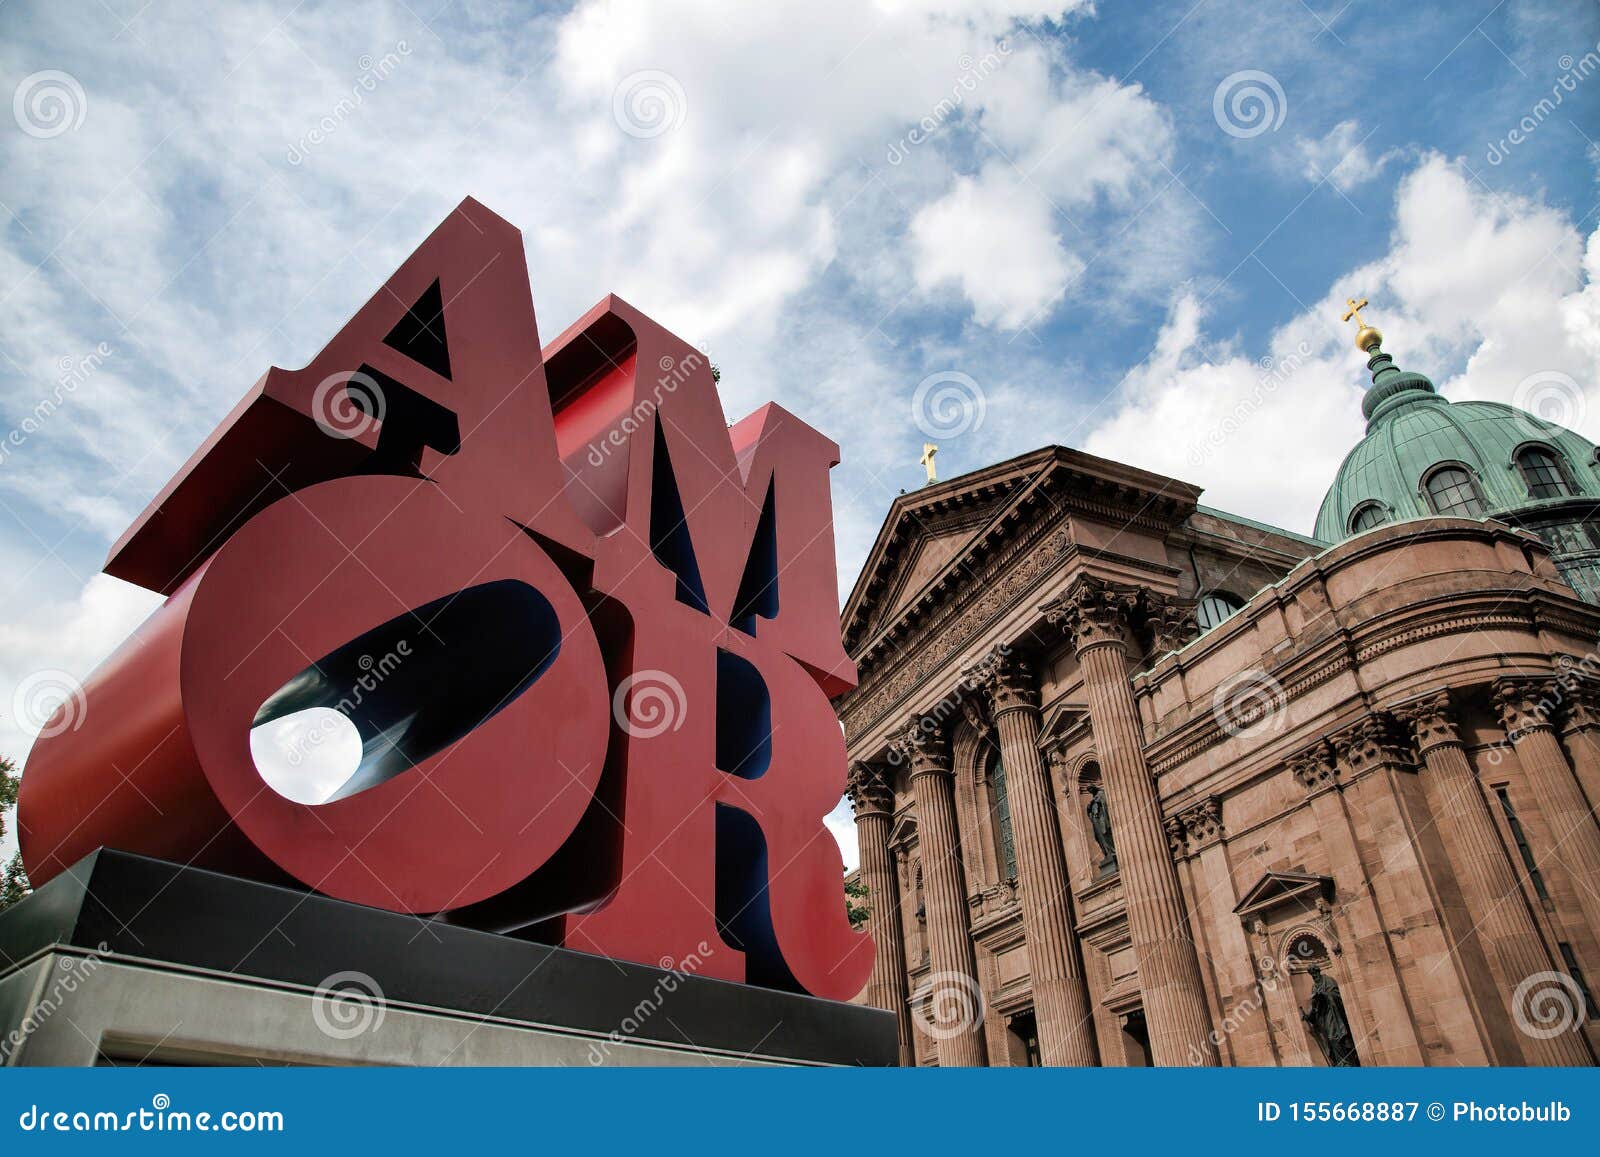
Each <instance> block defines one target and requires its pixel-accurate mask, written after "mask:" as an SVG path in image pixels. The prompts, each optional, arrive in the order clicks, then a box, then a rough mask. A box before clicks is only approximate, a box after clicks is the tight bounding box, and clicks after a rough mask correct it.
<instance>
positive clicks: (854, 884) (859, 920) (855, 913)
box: [844, 880, 872, 928]
mask: <svg viewBox="0 0 1600 1157" xmlns="http://www.w3.org/2000/svg"><path fill="white" fill-rule="evenodd" d="M866 898H867V886H866V885H865V884H863V883H862V882H861V881H860V880H846V881H845V884H844V911H845V915H847V916H848V917H850V927H852V928H859V927H861V926H862V925H863V924H865V923H866V922H867V916H868V915H870V914H871V911H872V910H871V909H870V908H868V907H867V906H866V905H865V904H863V903H862V902H861V901H863V900H865V899H866Z"/></svg>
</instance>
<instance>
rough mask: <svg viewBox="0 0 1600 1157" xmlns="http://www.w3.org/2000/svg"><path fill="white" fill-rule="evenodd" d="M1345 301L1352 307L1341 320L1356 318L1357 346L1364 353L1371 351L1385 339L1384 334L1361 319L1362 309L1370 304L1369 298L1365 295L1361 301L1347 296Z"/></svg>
mask: <svg viewBox="0 0 1600 1157" xmlns="http://www.w3.org/2000/svg"><path fill="white" fill-rule="evenodd" d="M1344 303H1345V305H1347V306H1349V307H1350V308H1348V309H1346V310H1345V311H1344V317H1343V318H1342V319H1341V320H1342V321H1349V320H1350V319H1351V318H1354V319H1355V323H1356V325H1357V326H1358V327H1359V328H1357V330H1356V348H1357V349H1358V350H1361V351H1362V352H1363V353H1370V352H1371V350H1372V348H1373V347H1374V346H1376V345H1377V344H1378V343H1379V342H1381V341H1383V335H1382V334H1381V333H1379V332H1378V331H1377V329H1376V328H1374V327H1373V326H1370V325H1368V324H1367V323H1366V322H1365V321H1363V320H1362V319H1361V311H1362V310H1363V309H1366V308H1367V305H1368V302H1367V299H1366V298H1364V297H1363V298H1362V299H1361V300H1360V301H1357V300H1356V299H1355V298H1353V297H1347V298H1345V299H1344Z"/></svg>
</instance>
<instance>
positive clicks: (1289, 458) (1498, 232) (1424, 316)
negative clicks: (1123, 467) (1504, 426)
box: [1086, 156, 1600, 532]
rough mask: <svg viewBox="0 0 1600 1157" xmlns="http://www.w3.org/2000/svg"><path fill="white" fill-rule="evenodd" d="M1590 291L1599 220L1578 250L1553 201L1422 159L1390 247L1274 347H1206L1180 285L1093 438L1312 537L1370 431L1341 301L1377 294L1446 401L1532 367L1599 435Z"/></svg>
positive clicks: (1218, 499)
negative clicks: (1565, 385) (1568, 390)
mask: <svg viewBox="0 0 1600 1157" xmlns="http://www.w3.org/2000/svg"><path fill="white" fill-rule="evenodd" d="M1597 286H1600V230H1597V231H1596V232H1594V233H1591V234H1590V236H1589V238H1588V247H1587V252H1585V246H1584V238H1583V236H1582V235H1581V234H1580V233H1579V232H1578V230H1577V229H1576V228H1575V227H1574V226H1573V224H1572V223H1571V222H1570V220H1568V218H1567V217H1566V216H1565V215H1564V214H1562V213H1561V212H1559V211H1558V210H1555V209H1552V208H1550V207H1548V206H1546V205H1544V204H1542V203H1540V202H1537V201H1533V200H1529V199H1524V198H1508V197H1505V196H1499V195H1495V194H1492V193H1489V192H1486V191H1484V190H1482V189H1481V188H1480V187H1478V186H1475V185H1474V184H1473V183H1472V181H1471V180H1470V178H1469V177H1468V176H1467V175H1466V174H1464V173H1463V172H1462V171H1461V170H1460V169H1458V168H1457V167H1456V166H1454V165H1452V164H1450V163H1449V162H1447V161H1446V160H1444V159H1443V158H1440V157H1437V156H1435V157H1429V158H1427V159H1426V160H1424V161H1423V162H1422V163H1421V164H1419V165H1418V167H1417V168H1416V169H1414V170H1413V171H1412V172H1410V173H1409V174H1407V176H1406V177H1405V179H1404V180H1403V181H1402V182H1401V184H1400V188H1399V191H1398V194H1397V197H1396V224H1395V229H1394V234H1393V237H1392V240H1391V247H1390V251H1389V253H1388V254H1387V255H1386V256H1385V257H1383V258H1382V259H1381V260H1379V261H1376V262H1373V263H1371V264H1369V265H1366V266H1362V267H1359V268H1356V269H1352V270H1351V271H1350V272H1349V273H1348V274H1345V275H1343V276H1341V277H1340V278H1338V279H1337V281H1336V282H1335V283H1334V284H1333V285H1331V286H1329V288H1328V290H1327V292H1326V294H1325V295H1324V297H1323V298H1322V299H1321V300H1320V301H1318V302H1315V303H1313V304H1312V305H1311V306H1310V307H1309V308H1308V309H1307V310H1306V311H1305V312H1303V313H1301V314H1299V315H1297V316H1295V317H1294V318H1292V319H1291V320H1290V321H1288V322H1287V323H1285V324H1284V325H1283V326H1281V327H1280V328H1279V329H1278V330H1276V331H1275V332H1274V333H1273V334H1272V336H1271V338H1270V339H1269V341H1268V343H1267V346H1266V348H1265V349H1263V350H1260V351H1245V350H1243V349H1240V348H1238V346H1237V343H1232V342H1220V343H1217V342H1210V341H1208V339H1207V338H1206V336H1205V333H1204V328H1203V316H1204V313H1203V306H1202V304H1201V303H1200V301H1199V299H1197V298H1196V297H1195V296H1194V294H1193V292H1192V291H1185V292H1184V293H1183V294H1181V295H1180V296H1179V297H1178V298H1177V299H1176V300H1175V302H1174V305H1173V309H1172V313H1171V315H1170V317H1169V319H1168V321H1167V324H1166V326H1165V327H1164V328H1163V330H1162V332H1161V337H1160V339H1159V340H1158V342H1157V346H1156V349H1155V351H1154V352H1153V353H1152V354H1151V356H1150V357H1149V358H1148V359H1147V360H1146V361H1145V362H1144V363H1142V364H1141V365H1140V366H1138V367H1136V368H1135V369H1134V370H1133V371H1131V372H1130V373H1129V374H1128V375H1127V377H1126V378H1125V379H1124V380H1123V382H1122V384H1121V391H1122V397H1123V399H1124V400H1123V404H1122V407H1121V409H1120V410H1119V411H1118V412H1117V413H1116V414H1115V416H1114V417H1112V418H1111V419H1110V420H1109V421H1107V422H1106V423H1104V424H1103V425H1101V426H1100V427H1099V428H1098V429H1096V430H1095V431H1094V432H1093V433H1092V435H1091V436H1090V437H1089V439H1088V441H1087V443H1086V449H1088V450H1090V451H1091V452H1093V453H1095V454H1101V455H1104V456H1106V457H1109V458H1115V459H1118V460H1121V461H1125V462H1131V463H1135V464H1137V465H1140V466H1144V467H1147V468H1149V469H1153V470H1158V471H1161V472H1163V473H1167V474H1170V475H1174V476H1176V477H1179V478H1184V479H1186V480H1189V481H1193V482H1197V483H1200V484H1202V485H1204V486H1205V487H1206V496H1205V501H1206V502H1207V503H1209V504H1211V505H1214V506H1221V507H1223V508H1225V509H1228V510H1232V511H1235V512H1237V513H1239V514H1243V515H1248V516H1252V517H1256V518H1261V519H1265V520H1267V521H1270V522H1274V523H1277V524H1279V525H1282V526H1285V527H1288V528H1289V529H1292V530H1299V531H1302V532H1304V531H1309V530H1310V529H1311V525H1312V522H1313V520H1314V519H1315V516H1316V511H1317V507H1318V505H1319V504H1320V503H1321V500H1322V496H1323V494H1324V493H1325V492H1326V490H1327V488H1328V485H1329V483H1330V482H1331V481H1332V479H1333V476H1334V473H1335V471H1336V470H1337V468H1338V465H1339V463H1340V461H1341V460H1342V459H1343V457H1344V455H1345V454H1346V453H1348V452H1349V450H1350V449H1351V447H1353V446H1354V445H1355V443H1356V442H1357V441H1358V440H1359V439H1360V438H1361V437H1362V435H1363V433H1364V423H1363V420H1362V418H1361V411H1360V401H1361V393H1362V391H1363V390H1364V388H1365V387H1366V385H1367V384H1368V383H1369V379H1368V378H1367V375H1366V370H1365V365H1364V358H1363V357H1362V356H1361V355H1360V354H1359V353H1358V352H1357V351H1356V350H1355V349H1354V347H1353V345H1352V344H1351V341H1350V336H1351V330H1350V328H1349V327H1341V325H1340V324H1339V315H1340V313H1342V312H1343V302H1344V300H1345V298H1346V297H1347V296H1350V295H1357V296H1365V297H1369V298H1370V299H1371V301H1372V306H1371V307H1370V309H1369V311H1368V317H1369V320H1371V321H1373V322H1375V323H1377V324H1378V325H1379V326H1380V327H1381V328H1382V329H1383V331H1384V332H1385V334H1386V335H1387V338H1386V341H1385V349H1387V350H1388V351H1389V352H1390V353H1392V354H1393V355H1394V357H1395V359H1396V361H1397V362H1398V363H1399V364H1400V365H1401V366H1404V367H1408V368H1412V369H1416V370H1419V371H1421V372H1424V373H1426V374H1428V376H1429V377H1431V378H1432V379H1433V380H1434V382H1435V384H1436V385H1437V386H1438V387H1439V388H1440V389H1441V391H1442V392H1444V393H1445V394H1446V395H1447V396H1449V397H1451V398H1455V399H1465V398H1484V399H1492V400H1496V401H1503V402H1510V401H1512V400H1513V397H1514V395H1515V392H1516V389H1517V385H1518V383H1519V382H1521V381H1522V380H1523V379H1524V378H1526V377H1528V376H1529V375H1531V374H1534V373H1539V372H1544V371H1554V372H1557V373H1561V374H1566V375H1568V376H1570V377H1571V378H1572V379H1573V380H1574V381H1576V382H1578V383H1580V384H1581V386H1582V387H1583V388H1584V390H1585V391H1586V393H1587V395H1588V397H1587V403H1588V404H1586V405H1585V404H1579V405H1575V406H1574V407H1573V412H1574V415H1575V417H1574V421H1575V423H1576V425H1577V429H1578V432H1579V433H1582V434H1584V435H1585V436H1586V437H1588V438H1590V439H1596V438H1597V437H1600V402H1597V399H1596V398H1595V397H1594V391H1595V389H1596V388H1597V383H1600V288H1597ZM1580 412H1581V415H1582V417H1581V420H1579V419H1578V415H1579V414H1580Z"/></svg>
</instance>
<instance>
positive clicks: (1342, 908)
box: [1289, 739, 1425, 1065]
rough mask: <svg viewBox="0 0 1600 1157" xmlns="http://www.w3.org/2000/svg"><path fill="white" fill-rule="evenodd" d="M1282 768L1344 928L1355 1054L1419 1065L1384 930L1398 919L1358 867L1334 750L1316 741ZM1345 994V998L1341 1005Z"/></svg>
mask: <svg viewBox="0 0 1600 1157" xmlns="http://www.w3.org/2000/svg"><path fill="white" fill-rule="evenodd" d="M1289 769H1290V771H1292V772H1293V773H1294V777H1295V779H1296V780H1297V781H1298V782H1299V783H1300V786H1301V787H1303V788H1305V789H1306V799H1307V803H1308V806H1309V807H1310V808H1311V815H1312V818H1313V819H1315V820H1316V826H1317V833H1318V836H1319V838H1320V839H1321V840H1322V844H1323V848H1324V850H1325V851H1326V854H1327V857H1328V866H1329V870H1330V873H1331V875H1332V877H1333V885H1334V901H1335V903H1336V905H1337V907H1336V909H1335V913H1334V914H1335V917H1336V918H1337V919H1338V920H1339V921H1341V922H1343V923H1344V924H1345V925H1346V927H1347V928H1348V931H1349V940H1350V942H1351V948H1352V951H1351V952H1350V953H1349V955H1348V959H1349V961H1350V968H1351V971H1352V973H1353V975H1354V976H1355V977H1356V978H1357V983H1356V985H1355V987H1356V988H1357V989H1358V991H1357V993H1355V994H1353V995H1355V996H1357V997H1359V999H1360V1003H1361V1006H1362V1007H1363V1009H1364V1010H1365V1013H1366V1015H1364V1016H1362V1021H1363V1023H1362V1031H1361V1032H1360V1033H1358V1034H1357V1035H1356V1049H1357V1051H1358V1052H1359V1053H1360V1055H1361V1056H1362V1057H1363V1058H1365V1057H1367V1056H1368V1055H1371V1056H1373V1057H1374V1059H1375V1060H1376V1061H1377V1063H1378V1064H1380V1065H1421V1064H1424V1063H1425V1061H1424V1057H1425V1053H1424V1050H1423V1046H1422V1041H1421V1040H1420V1039H1419V1037H1418V1035H1417V1027H1416V1016H1415V1014H1414V1012H1413V1010H1412V1008H1411V1004H1410V999H1409V996H1408V994H1407V992H1406V990H1405V986H1404V984H1402V983H1401V979H1400V965H1399V961H1398V960H1396V959H1395V955H1394V943H1395V942H1394V940H1392V939H1391V938H1390V936H1389V931H1388V930H1389V928H1391V927H1397V926H1402V925H1401V923H1400V917H1399V916H1396V915H1391V914H1388V913H1385V912H1384V911H1383V909H1382V908H1381V907H1380V897H1379V895H1378V890H1377V888H1375V887H1374V886H1373V884H1372V880H1371V878H1370V877H1369V876H1368V875H1367V869H1366V866H1365V865H1364V864H1363V863H1362V860H1361V849H1360V846H1359V845H1358V844H1357V843H1356V837H1355V830H1354V828H1353V827H1352V825H1351V822H1350V814H1349V812H1348V811H1347V810H1346V808H1345V803H1344V799H1343V790H1342V788H1343V785H1342V784H1341V783H1340V782H1339V779H1340V773H1341V770H1342V769H1341V768H1340V766H1339V762H1338V760H1337V759H1336V758H1335V756H1334V751H1333V748H1332V747H1331V746H1330V745H1329V744H1328V743H1327V742H1326V741H1325V740H1320V739H1319V740H1318V741H1317V742H1316V743H1314V744H1312V745H1311V746H1310V747H1309V748H1307V749H1306V750H1305V751H1302V752H1300V753H1299V754H1297V755H1295V756H1293V757H1292V758H1291V759H1290V760H1289ZM1351 996H1352V994H1349V993H1347V994H1346V996H1345V1001H1346V1006H1347V1007H1348V1005H1349V1003H1350V1002H1351ZM1352 1011H1354V1010H1352ZM1357 1015H1361V1014H1360V1013H1358V1014H1357ZM1354 1027H1355V1026H1354V1025H1352V1029H1354ZM1303 1038H1304V1033H1303V1032H1300V1033H1299V1035H1298V1036H1297V1037H1296V1038H1295V1039H1296V1040H1297V1041H1299V1042H1302V1043H1300V1044H1298V1045H1297V1047H1301V1048H1303V1047H1304V1046H1303ZM1363 1063H1365V1061H1364V1060H1363Z"/></svg>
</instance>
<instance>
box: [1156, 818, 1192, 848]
mask: <svg viewBox="0 0 1600 1157" xmlns="http://www.w3.org/2000/svg"><path fill="white" fill-rule="evenodd" d="M1161 826H1162V827H1163V828H1165V829H1166V833H1167V847H1169V848H1171V849H1172V854H1173V856H1174V857H1182V856H1184V855H1186V854H1187V853H1188V850H1189V849H1188V840H1187V837H1186V834H1185V832H1184V828H1183V821H1182V820H1180V819H1179V818H1178V817H1177V816H1167V817H1166V819H1164V820H1162V821H1161Z"/></svg>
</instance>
